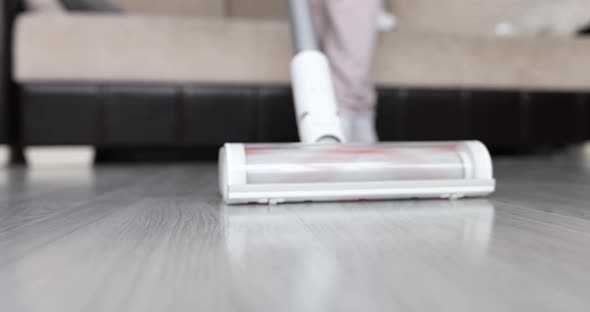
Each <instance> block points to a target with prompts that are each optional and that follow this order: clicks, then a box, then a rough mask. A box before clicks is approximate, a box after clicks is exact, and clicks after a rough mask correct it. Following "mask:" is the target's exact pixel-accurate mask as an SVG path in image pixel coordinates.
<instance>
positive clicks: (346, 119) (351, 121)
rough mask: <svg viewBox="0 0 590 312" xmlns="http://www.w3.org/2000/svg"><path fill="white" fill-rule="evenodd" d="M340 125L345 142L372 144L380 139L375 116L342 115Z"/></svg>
mask: <svg viewBox="0 0 590 312" xmlns="http://www.w3.org/2000/svg"><path fill="white" fill-rule="evenodd" d="M340 125H341V127H342V134H343V135H344V140H345V143H365V144H372V143H375V142H377V141H378V138H377V131H376V130H375V118H373V117H370V116H350V115H341V116H340Z"/></svg>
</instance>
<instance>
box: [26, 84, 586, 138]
mask: <svg viewBox="0 0 590 312" xmlns="http://www.w3.org/2000/svg"><path fill="white" fill-rule="evenodd" d="M19 102H20V105H21V110H22V112H21V117H22V120H21V126H20V128H21V131H20V136H21V137H20V141H21V142H22V143H23V145H24V146H34V145H94V146H96V147H99V148H117V147H165V148H171V147H205V146H209V147H214V146H219V145H221V144H223V143H224V142H227V141H230V142H292V141H297V131H296V126H295V121H294V112H293V103H292V99H291V94H290V89H289V88H288V87H286V86H276V87H249V86H232V87H229V86H174V85H120V84H119V85H102V84H101V85H99V84H96V85H80V84H78V85H74V84H27V85H21V86H20V87H19ZM588 103H590V102H589V97H588V95H587V94H586V93H582V92H580V93H565V92H564V93H560V92H515V91H489V90H471V91H466V90H421V89H380V91H379V115H378V116H379V118H378V130H379V135H380V138H381V139H382V140H386V141H406V140H468V139H478V140H481V141H483V142H484V143H486V144H487V145H488V146H490V147H491V148H493V149H494V148H498V149H522V148H527V147H534V146H539V145H563V144H570V143H577V142H581V141H583V140H585V139H588V138H590V108H589V107H590V106H589V105H590V104H588Z"/></svg>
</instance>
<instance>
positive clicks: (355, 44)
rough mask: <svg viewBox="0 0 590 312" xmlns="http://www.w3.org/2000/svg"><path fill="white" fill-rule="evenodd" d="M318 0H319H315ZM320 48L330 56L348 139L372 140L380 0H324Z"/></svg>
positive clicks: (375, 138)
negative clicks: (376, 42)
mask: <svg viewBox="0 0 590 312" xmlns="http://www.w3.org/2000/svg"><path fill="white" fill-rule="evenodd" d="M315 1H321V0H315ZM323 2H324V5H325V10H326V14H327V17H328V19H327V24H326V25H325V26H323V27H325V30H323V36H322V38H323V41H322V42H323V48H324V50H325V53H326V55H327V56H328V58H329V59H330V66H331V69H332V77H333V79H334V87H335V90H336V96H337V99H338V105H339V110H340V115H341V116H342V120H343V124H344V125H343V126H344V127H343V128H345V132H347V131H346V127H349V126H350V127H352V130H350V131H351V132H352V135H351V137H350V138H349V139H350V141H354V142H366V143H370V142H374V141H376V140H377V137H376V133H375V125H374V120H375V107H376V91H375V86H374V83H373V80H372V74H371V73H372V65H373V56H374V50H375V41H376V37H377V30H376V25H375V21H376V16H377V14H378V12H379V10H380V8H381V4H382V2H381V0H362V1H361V0H337V1H335V0H324V1H323Z"/></svg>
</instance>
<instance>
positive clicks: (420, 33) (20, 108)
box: [0, 0, 590, 163]
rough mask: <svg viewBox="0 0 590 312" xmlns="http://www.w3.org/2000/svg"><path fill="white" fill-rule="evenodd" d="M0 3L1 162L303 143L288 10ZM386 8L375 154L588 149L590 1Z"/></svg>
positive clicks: (265, 2)
mask: <svg viewBox="0 0 590 312" xmlns="http://www.w3.org/2000/svg"><path fill="white" fill-rule="evenodd" d="M0 3H1V7H0V13H1V14H0V73H1V77H0V146H2V148H1V149H2V155H3V157H0V158H3V159H4V162H8V161H10V160H11V161H13V162H17V163H18V162H23V161H32V159H30V157H31V155H33V154H34V153H35V152H38V153H41V152H43V153H41V154H39V155H43V156H41V157H40V158H38V159H40V161H44V160H51V161H60V160H63V159H64V155H69V156H67V157H66V158H68V159H69V160H72V159H77V160H80V161H89V160H90V161H93V160H97V161H99V162H101V161H138V160H149V161H153V160H193V159H215V158H216V150H217V148H218V147H219V146H220V145H221V144H223V143H224V142H290V141H297V140H298V138H297V131H296V125H295V119H294V112H293V104H292V98H291V92H290V87H289V67H288V66H289V62H290V58H291V55H292V48H291V39H290V37H291V36H290V31H289V26H288V21H287V8H286V1H277V0H223V1H220V0H167V1H160V0H110V1H108V0H62V1H60V0H2V1H1V2H0ZM384 5H385V7H384V12H382V14H381V16H380V19H379V21H376V24H378V26H379V27H380V29H381V30H382V32H381V33H380V37H379V47H378V51H377V60H376V64H375V67H374V76H375V79H376V81H377V83H378V86H379V114H378V117H379V118H378V130H379V136H380V138H381V139H382V140H386V141H394V140H395V141H405V140H467V139H477V140H481V141H483V142H484V143H485V144H487V145H488V147H489V148H490V149H491V150H492V151H493V152H494V153H523V152H524V153H528V152H531V151H538V150H550V151H551V150H556V149H559V148H561V147H564V146H571V145H576V144H580V143H582V142H584V141H586V140H588V139H589V138H590V94H589V92H588V91H589V90H590V74H589V72H590V40H588V39H587V37H585V35H584V34H585V32H586V31H585V30H586V27H587V26H589V25H590V13H589V12H590V1H588V0H496V1H487V0H444V1H441V0H387V1H386V3H385V4H384ZM376 27H377V26H376ZM48 148H50V149H48ZM56 148H57V149H56ZM55 150H60V151H62V152H63V151H66V152H67V153H59V154H52V151H55ZM56 155H57V156H56Z"/></svg>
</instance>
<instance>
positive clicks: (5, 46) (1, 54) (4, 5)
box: [0, 0, 22, 145]
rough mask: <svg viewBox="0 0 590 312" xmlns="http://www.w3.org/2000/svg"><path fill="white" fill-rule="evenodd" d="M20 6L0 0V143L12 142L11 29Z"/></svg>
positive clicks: (9, 1) (11, 1) (17, 2)
mask: <svg viewBox="0 0 590 312" xmlns="http://www.w3.org/2000/svg"><path fill="white" fill-rule="evenodd" d="M21 8H22V3H21V1H19V0H2V1H0V145H2V144H5V143H13V142H14V135H15V131H12V130H13V129H14V126H15V125H14V124H13V123H12V121H14V120H15V118H12V115H13V113H14V107H13V105H12V104H13V95H14V84H13V82H12V29H13V25H14V21H15V17H16V15H17V14H18V12H19V11H20V10H21Z"/></svg>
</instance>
